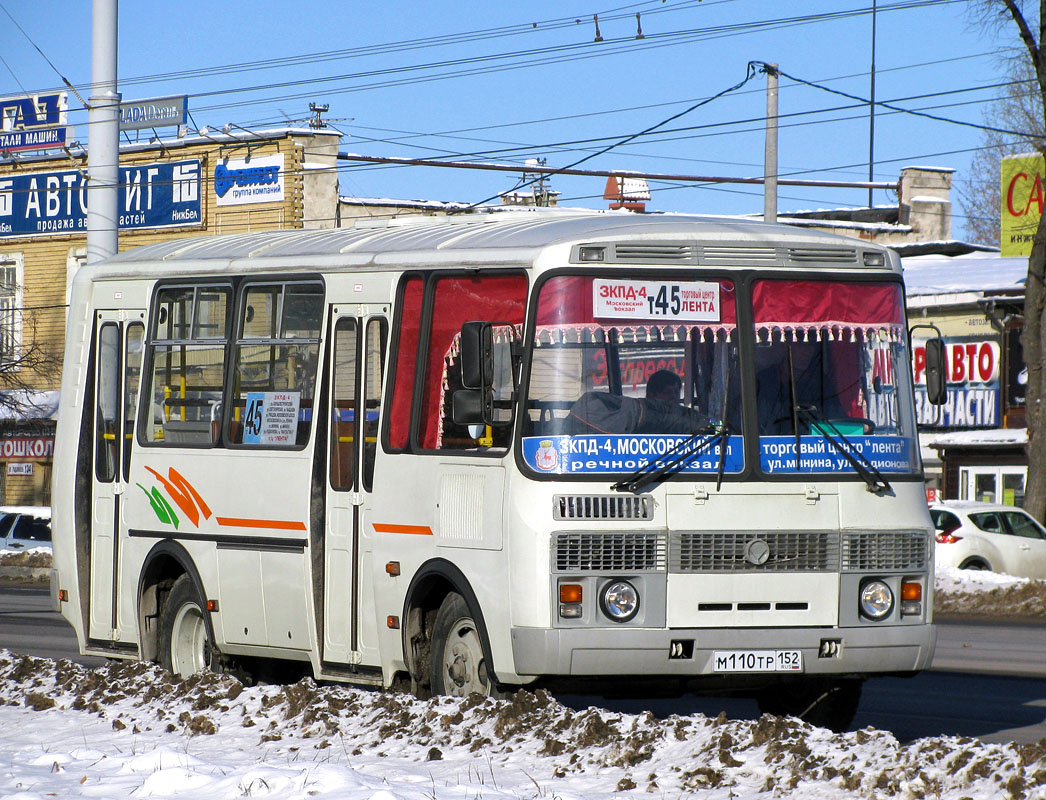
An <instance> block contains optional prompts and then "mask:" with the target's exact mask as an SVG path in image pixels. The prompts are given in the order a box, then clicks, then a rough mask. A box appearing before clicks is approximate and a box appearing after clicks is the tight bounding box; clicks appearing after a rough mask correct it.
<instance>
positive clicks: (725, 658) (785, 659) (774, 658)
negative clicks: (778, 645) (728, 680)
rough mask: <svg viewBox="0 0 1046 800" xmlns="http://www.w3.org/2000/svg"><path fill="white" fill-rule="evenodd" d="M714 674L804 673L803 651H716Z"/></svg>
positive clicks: (713, 654)
mask: <svg viewBox="0 0 1046 800" xmlns="http://www.w3.org/2000/svg"><path fill="white" fill-rule="evenodd" d="M712 671H713V672H802V671H803V651H802V650H716V651H714V652H713V653H712Z"/></svg>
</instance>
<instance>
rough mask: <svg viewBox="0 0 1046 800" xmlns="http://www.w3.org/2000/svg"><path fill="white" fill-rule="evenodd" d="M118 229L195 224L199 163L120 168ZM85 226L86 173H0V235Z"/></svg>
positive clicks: (198, 221)
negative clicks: (2, 174) (1, 174)
mask: <svg viewBox="0 0 1046 800" xmlns="http://www.w3.org/2000/svg"><path fill="white" fill-rule="evenodd" d="M118 191H119V201H118V206H117V207H118V209H119V215H120V218H119V226H120V229H121V230H135V229H139V228H167V227H178V226H185V225H199V224H201V223H202V222H203V211H202V207H201V205H200V161H199V159H192V160H186V161H169V162H164V163H158V164H142V165H137V166H133V167H121V168H120V186H119V188H118ZM86 230H87V176H86V175H85V174H84V172H81V171H80V170H65V171H62V172H39V173H32V174H26V175H21V174H8V175H4V176H2V177H0V237H3V236H47V235H51V234H63V233H75V232H77V231H86Z"/></svg>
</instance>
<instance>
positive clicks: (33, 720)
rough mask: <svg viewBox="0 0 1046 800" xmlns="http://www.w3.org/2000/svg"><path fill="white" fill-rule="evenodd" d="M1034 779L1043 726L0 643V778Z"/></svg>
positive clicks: (822, 794) (1001, 792)
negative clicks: (95, 656)
mask: <svg viewBox="0 0 1046 800" xmlns="http://www.w3.org/2000/svg"><path fill="white" fill-rule="evenodd" d="M694 795H696V796H700V797H701V798H708V799H709V800H727V798H732V800H750V799H751V798H770V797H802V798H812V799H813V800H836V799H838V800H842V799H843V798H852V797H863V798H902V797H903V798H921V797H933V798H972V799H973V800H982V799H983V800H988V799H989V798H991V799H992V800H996V798H1026V797H1040V798H1041V797H1043V796H1044V795H1046V740H1044V741H1042V742H1039V744H1037V745H1024V746H1020V745H1015V744H1006V745H994V744H984V743H981V742H979V741H977V740H974V739H967V738H959V737H952V736H942V737H934V738H929V739H921V740H918V741H916V742H912V743H910V744H906V745H902V744H899V743H898V742H897V740H896V739H895V738H894V737H893V735H892V734H889V733H886V732H883V731H877V730H874V729H871V728H868V729H865V730H860V731H856V732H852V733H847V734H842V735H836V734H832V733H830V732H829V731H826V730H824V729H821V728H813V727H810V726H809V725H806V724H805V723H802V722H799V721H798V720H795V719H784V718H778V717H772V716H763V717H762V718H761V719H759V720H745V721H728V720H727V719H726V717H725V715H720V716H719V717H718V718H714V719H713V718H710V717H706V716H703V715H700V714H697V715H693V716H687V717H677V716H672V717H669V718H668V719H664V720H658V719H656V718H654V717H653V716H652V715H650V714H642V715H629V714H618V713H612V712H608V711H601V710H597V709H594V708H590V709H587V710H585V711H573V710H571V709H568V708H566V707H565V706H562V705H560V704H559V703H557V702H556V701H555V700H553V699H552V698H551V697H549V696H548V695H547V694H545V693H543V692H538V693H537V694H531V693H529V692H520V693H518V694H517V695H515V696H514V698H513V699H512V700H510V701H495V700H489V699H480V698H479V697H478V696H473V697H472V698H469V699H454V698H434V699H432V700H418V699H417V698H415V697H413V696H411V695H402V694H392V693H387V692H378V691H364V690H359V689H350V688H346V687H341V686H337V687H329V686H317V685H316V684H315V683H313V682H312V681H311V680H307V679H306V680H303V681H301V682H299V683H296V684H293V685H288V686H269V685H265V686H255V687H249V688H246V687H244V686H243V685H242V684H240V683H239V682H238V681H237V680H236V679H235V678H232V677H229V676H218V675H212V674H207V675H201V676H194V677H193V678H190V679H188V680H185V681H182V680H176V679H172V678H171V676H170V675H169V674H168V673H166V672H164V671H163V670H161V669H159V668H158V667H155V666H152V665H148V664H143V663H140V662H120V663H113V664H110V665H107V666H105V667H100V668H98V669H95V670H90V669H87V668H86V667H83V666H80V665H77V664H73V663H71V662H68V661H59V662H55V661H51V660H48V659H37V658H32V657H27V656H18V655H14V654H12V653H10V652H8V651H4V650H0V796H3V797H5V798H8V799H9V800H15V799H17V800H30V799H32V800H38V799H39V800H42V799H43V798H50V797H61V798H68V797H94V798H98V797H136V798H143V797H148V798H200V797H205V798H208V800H222V799H223V798H234V797H271V798H280V800H294V799H295V798H313V797H315V798H339V800H422V799H423V798H428V799H429V800H451V799H452V798H453V800H465V798H470V799H471V798H476V799H478V798H484V799H485V800H498V799H499V798H512V799H513V800H518V799H519V798H562V800H574V799H575V798H577V799H580V798H584V799H585V800H590V799H591V798H604V797H611V796H613V797H615V798H647V797H651V796H653V797H655V798H657V797H672V798H675V797H684V796H694Z"/></svg>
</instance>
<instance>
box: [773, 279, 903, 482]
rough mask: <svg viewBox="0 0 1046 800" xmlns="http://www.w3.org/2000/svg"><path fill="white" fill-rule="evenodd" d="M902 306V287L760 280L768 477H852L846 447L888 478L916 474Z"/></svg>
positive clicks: (887, 284)
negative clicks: (791, 474) (843, 474)
mask: <svg viewBox="0 0 1046 800" xmlns="http://www.w3.org/2000/svg"><path fill="white" fill-rule="evenodd" d="M902 303H903V298H902V295H901V288H900V286H899V285H898V284H896V283H842V282H838V281H797V280H760V281H756V282H754V284H753V286H752V310H753V320H754V328H755V329H754V334H755V336H754V339H755V362H754V369H755V372H756V406H757V417H758V420H759V451H760V466H761V468H762V470H763V471H764V472H769V473H780V472H837V471H848V469H847V464H846V463H844V462H845V458H844V456H843V453H842V452H841V451H842V449H844V448H846V449H849V450H850V452H854V451H856V453H858V454H859V456H858V457H861V456H863V457H864V458H867V459H868V460H870V461H871V462H872V464H873V465H874V466H875V467H876V468H877V469H879V470H882V471H883V472H893V473H907V472H911V471H912V470H914V469H915V468H917V466H918V463H917V458H918V454H917V449H916V448H915V446H914V442H915V419H914V416H913V414H912V408H911V402H910V397H911V384H910V374H909V371H908V363H909V362H908V348H907V344H906V341H907V337H906V332H905V328H904V312H903V305H902ZM797 434H798V437H797ZM833 440H834V441H835V442H840V441H841V442H842V443H843V445H844V448H840V447H838V446H836V445H835V444H833ZM797 443H798V446H799V458H798V460H797V459H796V445H797Z"/></svg>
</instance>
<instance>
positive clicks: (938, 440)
mask: <svg viewBox="0 0 1046 800" xmlns="http://www.w3.org/2000/svg"><path fill="white" fill-rule="evenodd" d="M1027 443H1028V429H1027V428H993V429H992V430H987V431H951V432H950V433H942V434H939V435H937V436H936V437H934V438H933V439H931V440H929V441H928V442H927V443H926V444H927V446H928V447H936V448H941V447H955V446H957V445H960V446H970V445H1000V444H1019V445H1023V444H1027Z"/></svg>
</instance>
